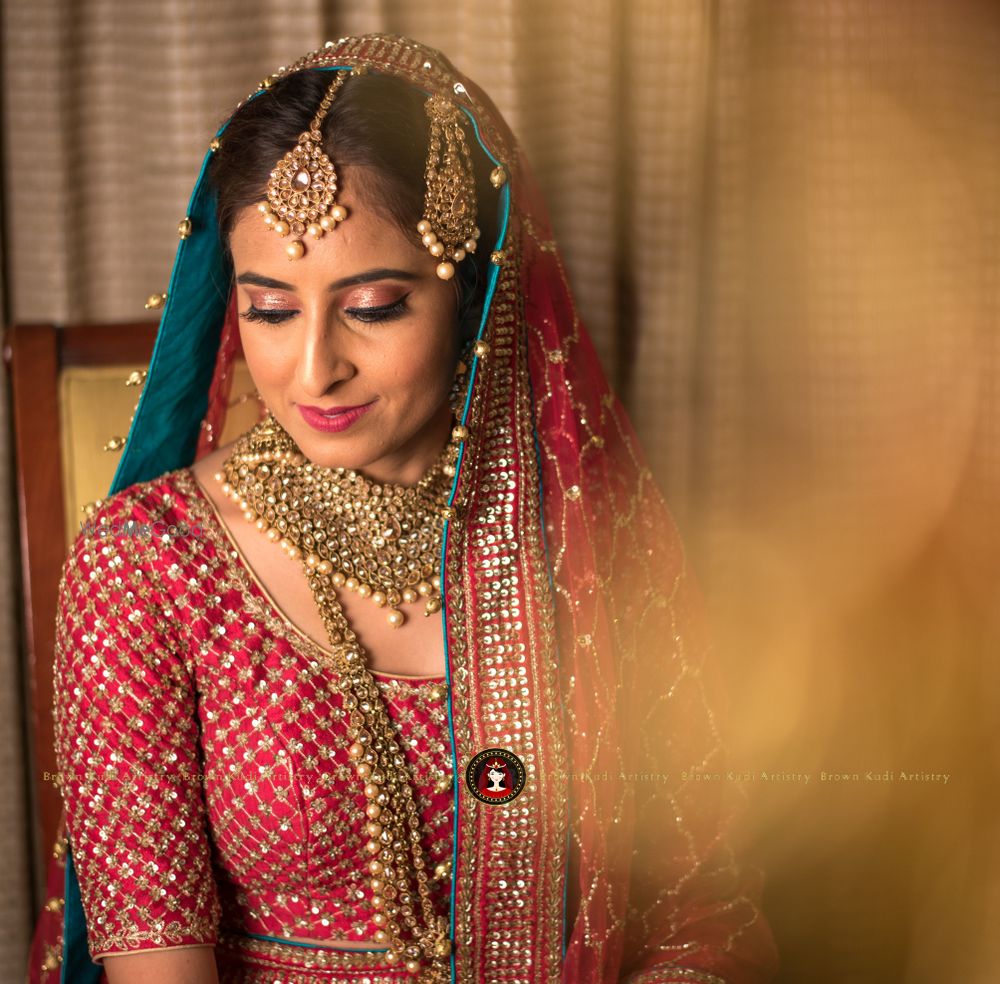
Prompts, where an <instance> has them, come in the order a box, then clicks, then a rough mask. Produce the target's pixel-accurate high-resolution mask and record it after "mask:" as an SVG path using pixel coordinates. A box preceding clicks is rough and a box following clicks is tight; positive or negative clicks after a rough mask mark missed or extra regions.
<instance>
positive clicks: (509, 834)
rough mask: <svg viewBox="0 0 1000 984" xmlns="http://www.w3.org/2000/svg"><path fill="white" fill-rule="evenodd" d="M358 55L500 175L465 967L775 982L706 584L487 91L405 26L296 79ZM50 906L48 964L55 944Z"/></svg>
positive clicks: (229, 340) (213, 426)
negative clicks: (489, 781)
mask: <svg viewBox="0 0 1000 984" xmlns="http://www.w3.org/2000/svg"><path fill="white" fill-rule="evenodd" d="M358 64H365V65H367V66H368V67H369V68H370V69H371V70H373V71H380V72H388V73H391V74H395V75H398V76H400V77H402V78H405V79H407V80H409V81H410V82H412V83H413V84H416V85H419V86H420V87H421V88H423V89H424V90H426V91H429V92H431V91H434V92H440V93H442V94H447V95H448V96H449V97H450V98H451V99H453V100H454V101H455V102H456V103H457V104H458V105H460V106H461V107H462V108H463V109H465V110H466V111H467V112H468V113H469V115H470V116H471V117H472V118H473V119H474V121H475V123H476V126H477V130H478V135H479V138H480V141H481V143H482V145H483V146H484V147H485V148H486V149H487V151H488V152H489V153H490V154H491V155H492V156H493V157H494V158H495V159H496V160H497V161H498V162H499V163H500V164H501V165H502V167H503V168H504V172H505V174H506V176H507V182H506V187H505V188H504V189H503V194H505V195H507V196H509V198H507V199H506V201H507V203H508V205H509V210H508V224H507V227H506V236H505V238H504V240H503V244H502V245H503V248H502V251H501V252H499V253H497V254H496V255H495V265H496V267H497V271H498V272H497V278H496V282H495V285H493V288H491V289H493V290H494V292H493V294H492V298H491V300H490V303H489V305H488V314H487V316H486V318H485V323H484V326H483V329H482V332H481V335H480V338H481V340H483V341H485V342H486V343H487V345H488V346H489V350H488V352H487V353H486V354H485V355H484V356H482V357H479V358H477V359H476V360H475V362H474V364H473V366H472V384H471V388H470V398H469V403H468V406H467V416H466V418H465V421H464V422H465V424H466V426H467V427H468V429H469V432H470V436H469V439H468V441H467V442H466V444H465V449H464V453H463V457H462V460H461V463H460V468H459V472H458V476H457V478H456V488H455V491H454V497H453V503H452V504H453V505H454V506H455V511H456V513H455V517H454V518H453V519H452V520H450V521H449V523H448V525H447V528H446V537H445V551H444V562H443V578H442V581H443V593H444V597H445V606H444V616H443V617H444V624H445V633H446V642H447V654H446V655H447V672H448V680H449V684H450V692H451V697H450V715H451V725H452V733H453V752H454V760H455V762H454V764H455V773H456V777H457V779H458V781H457V782H456V789H455V854H454V862H453V869H452V877H453V893H452V931H451V935H452V938H453V942H454V950H453V957H454V959H453V978H454V979H455V980H456V981H463V982H465V981H467V982H470V984H471V982H508V981H509V982H514V981H517V982H524V984H536V982H537V984H542V982H545V984H554V982H561V984H611V982H618V981H629V982H632V984H640V982H642V984H646V982H670V981H678V982H679V981H705V982H718V981H724V982H730V984H757V982H765V981H768V980H770V979H771V976H772V975H773V972H774V969H775V963H776V957H775V951H774V945H773V941H772V939H771V936H770V932H769V930H768V928H767V925H766V923H765V921H764V919H763V917H762V916H761V914H760V911H759V908H758V899H759V891H760V886H759V881H758V879H757V878H756V877H754V875H753V873H750V874H749V875H743V874H742V873H741V871H740V869H739V867H738V866H737V864H736V863H735V861H734V858H733V856H732V853H731V851H730V850H729V848H728V846H727V840H726V835H727V829H728V827H729V824H730V822H731V820H732V818H733V816H734V815H735V809H736V807H737V806H738V804H739V797H738V787H736V786H735V785H734V784H733V783H730V782H726V781H721V782H716V783H711V784H708V783H698V782H695V781H694V780H692V779H690V778H687V779H685V778H684V775H683V774H684V773H685V772H688V773H690V772H692V771H701V772H718V773H723V774H724V772H725V768H726V767H725V753H724V748H723V744H722V740H721V738H720V734H719V729H718V723H717V720H716V717H715V713H717V710H718V707H719V698H718V696H717V693H718V688H717V686H716V684H715V683H714V678H713V675H712V668H711V662H710V642H709V639H708V636H707V633H706V628H705V625H704V622H703V616H702V612H701V604H700V600H699V592H698V588H697V584H696V581H695V578H694V576H693V574H692V572H691V571H690V570H689V569H688V567H687V564H686V560H685V554H684V549H683V546H682V543H681V540H680V536H679V534H678V531H677V529H676V526H675V524H674V522H673V519H672V517H671V516H670V513H669V511H668V509H667V507H666V506H665V504H664V502H663V500H662V497H661V496H660V493H659V492H658V490H657V488H656V486H655V483H654V481H653V479H652V476H651V473H650V471H649V469H648V467H647V466H646V464H645V462H644V459H643V456H642V452H641V450H640V448H639V446H638V443H637V441H636V438H635V435H634V433H633V431H632V428H631V425H630V424H629V421H628V418H627V416H626V414H625V412H624V410H623V408H622V406H621V404H620V403H619V401H618V400H617V398H616V397H615V396H614V394H613V393H612V392H611V390H610V388H609V386H608V383H607V380H606V378H605V375H604V373H603V371H602V369H601V367H600V365H599V362H598V360H597V357H596V354H595V352H594V349H593V346H592V345H591V342H590V340H589V337H588V335H587V332H586V330H585V328H584V326H583V325H582V323H581V321H580V319H579V317H578V316H577V313H576V310H575V307H574V304H573V300H572V297H571V294H570V291H569V288H568V285H567V281H566V277H565V273H564V270H563V267H562V263H561V260H560V256H559V251H558V249H557V247H556V245H555V243H554V241H553V239H552V233H551V230H550V225H549V220H548V216H547V214H546V211H545V208H544V205H543V203H542V200H541V197H540V195H539V193H538V190H537V188H536V186H535V184H534V181H533V179H532V177H531V174H530V170H529V168H528V165H527V163H526V161H525V159H524V156H523V154H522V153H521V152H520V150H519V148H518V147H517V144H516V142H515V140H514V138H513V137H512V135H511V134H510V132H509V130H508V129H507V127H506V125H505V123H504V121H503V120H502V118H501V117H500V114H499V113H498V112H497V110H496V108H495V107H494V106H493V104H492V103H491V102H490V101H489V99H488V98H487V97H486V96H485V95H484V94H483V93H482V92H481V91H480V90H479V89H478V87H476V86H475V84H474V83H472V82H471V81H470V80H469V79H466V78H465V77H463V76H462V75H460V74H459V73H458V72H456V71H455V69H454V68H453V67H452V66H451V64H450V63H449V62H448V61H447V60H446V59H444V58H443V57H442V56H441V55H440V54H439V53H438V52H436V51H434V50H433V49H430V48H426V47H424V46H421V45H417V44H415V43H414V42H412V41H409V40H407V39H403V38H396V37H390V36H381V35H371V36H366V37H361V38H347V39H343V40H342V41H340V42H338V43H336V44H333V45H331V46H329V47H325V48H323V49H320V50H319V51H317V52H314V53H312V54H310V55H307V56H306V57H305V58H303V59H301V60H300V61H299V62H297V63H296V64H294V65H292V66H290V67H289V68H288V69H287V70H285V71H287V72H291V71H295V70H297V69H299V68H312V67H333V66H344V65H358ZM285 71H282V72H281V73H279V76H280V75H283V74H285ZM237 337H238V336H237V335H236V323H235V318H234V317H233V310H232V308H231V309H230V314H229V316H228V317H227V319H226V324H225V327H224V330H223V332H222V337H221V342H220V346H219V349H218V353H217V358H216V367H215V375H214V378H213V382H212V387H211V390H210V393H209V407H208V412H207V414H206V417H205V421H204V422H203V431H202V435H201V440H200V441H199V448H198V452H197V456H200V455H201V453H203V452H205V451H207V450H209V449H211V448H212V447H213V446H214V444H215V441H216V438H217V435H218V434H219V433H221V430H222V425H223V422H224V418H225V408H226V404H227V401H228V396H229V393H228V391H229V381H230V371H231V366H232V362H233V359H234V357H235V354H236V351H237V348H238V346H237V344H236V341H235V339H236V338H237ZM209 425H210V426H209ZM496 747H500V748H505V749H508V750H509V751H511V752H513V753H515V754H516V755H517V756H518V757H519V758H520V759H521V761H522V762H523V763H524V766H525V771H526V784H525V787H524V789H523V791H522V792H521V793H520V794H519V795H518V796H517V797H516V798H515V799H514V800H513V801H511V802H509V803H506V804H501V805H494V804H484V803H481V802H480V801H479V800H477V799H476V798H475V797H474V796H473V795H472V793H471V792H470V790H469V789H468V788H467V786H466V784H465V782H464V777H465V769H466V766H467V764H468V763H469V761H470V760H471V759H472V758H473V757H474V756H475V755H476V754H477V753H478V752H480V751H481V750H483V749H486V748H496ZM56 864H58V862H54V867H55V866H56ZM55 883H56V882H53V884H55ZM47 916H48V914H47V913H46V914H43V917H42V920H41V921H40V923H39V930H38V933H36V940H35V945H34V947H33V953H32V968H36V967H38V966H40V964H41V957H42V954H43V947H44V946H45V945H46V942H48V945H49V946H56V945H57V943H56V944H54V943H53V942H52V940H53V939H55V938H56V932H57V930H56V927H57V922H56V920H55V919H49V920H48V922H47V921H46V917H47ZM46 926H48V927H49V929H48V930H46ZM46 936H47V937H48V939H47V940H46ZM32 973H33V974H34V973H35V972H34V971H32ZM29 979H31V980H42V981H45V980H49V979H52V980H54V979H55V975H54V974H52V975H50V976H49V977H47V976H45V975H44V974H43V975H40V976H38V975H35V976H30V978H29Z"/></svg>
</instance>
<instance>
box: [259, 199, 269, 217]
mask: <svg viewBox="0 0 1000 984" xmlns="http://www.w3.org/2000/svg"><path fill="white" fill-rule="evenodd" d="M257 211H258V212H260V214H261V215H267V213H268V212H270V211H271V206H270V205H268V204H267V202H261V203H260V204H259V205H258V206H257Z"/></svg>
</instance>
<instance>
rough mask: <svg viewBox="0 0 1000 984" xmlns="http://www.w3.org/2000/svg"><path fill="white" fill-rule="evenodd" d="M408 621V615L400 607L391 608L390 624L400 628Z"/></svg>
mask: <svg viewBox="0 0 1000 984" xmlns="http://www.w3.org/2000/svg"><path fill="white" fill-rule="evenodd" d="M405 621H406V616H405V615H404V614H403V613H402V612H401V611H400V610H399V609H398V608H390V609H389V618H388V622H389V624H390V625H391V626H392V627H393V628H394V629H398V628H399V627H400V626H401V625H402V624H403V623H404V622H405Z"/></svg>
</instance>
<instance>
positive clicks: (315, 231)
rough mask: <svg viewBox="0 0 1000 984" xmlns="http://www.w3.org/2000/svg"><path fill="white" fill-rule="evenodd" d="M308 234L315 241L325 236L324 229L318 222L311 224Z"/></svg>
mask: <svg viewBox="0 0 1000 984" xmlns="http://www.w3.org/2000/svg"><path fill="white" fill-rule="evenodd" d="M306 232H307V233H309V235H310V236H312V237H313V239H319V238H321V237H322V235H323V227H322V226H321V225H320V224H319V223H318V222H310V223H309V226H308V228H307V229H306Z"/></svg>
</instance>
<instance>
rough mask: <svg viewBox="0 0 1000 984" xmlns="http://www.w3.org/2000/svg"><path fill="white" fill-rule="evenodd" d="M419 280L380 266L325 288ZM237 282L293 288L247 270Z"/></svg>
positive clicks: (410, 272)
mask: <svg viewBox="0 0 1000 984" xmlns="http://www.w3.org/2000/svg"><path fill="white" fill-rule="evenodd" d="M389 279H392V280H419V279H420V278H419V276H418V275H417V274H415V273H413V272H412V271H410V270H393V269H391V268H389V267H382V268H380V269H377V270H365V271H364V273H356V274H354V276H352V277H341V279H340V280H334V281H333V283H332V284H330V286H329V287H328V288H327V290H330V291H334V290H340V289H341V288H343V287H355V286H357V285H358V284H370V283H371V282H372V281H373V280H389ZM236 282H237V283H238V284H250V285H251V286H254V287H270V288H271V289H272V290H291V291H294V290H295V285H294V284H286V283H285V281H283V280H275V279H274V278H273V277H265V276H264V275H263V274H260V273H253V272H252V271H249V270H248V271H247V272H246V273H241V274H240V275H239V276H238V277H237V278H236Z"/></svg>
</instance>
